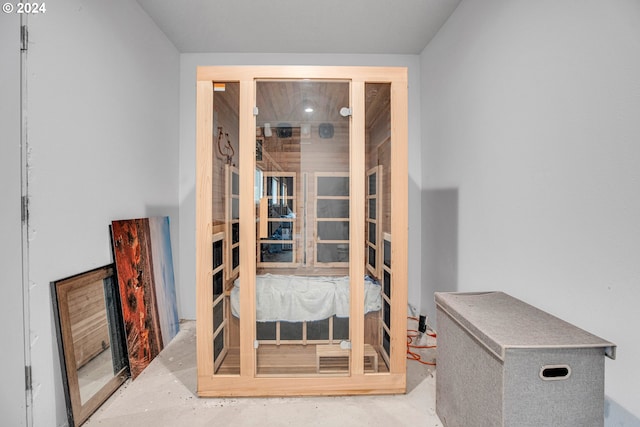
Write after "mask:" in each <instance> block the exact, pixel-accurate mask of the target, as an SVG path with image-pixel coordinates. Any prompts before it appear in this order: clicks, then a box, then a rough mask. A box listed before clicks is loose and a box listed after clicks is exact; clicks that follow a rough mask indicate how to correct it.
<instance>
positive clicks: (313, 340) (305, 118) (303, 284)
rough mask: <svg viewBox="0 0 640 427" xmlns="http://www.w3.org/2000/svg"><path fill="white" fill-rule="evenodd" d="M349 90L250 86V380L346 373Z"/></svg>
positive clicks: (290, 84) (339, 85)
mask: <svg viewBox="0 0 640 427" xmlns="http://www.w3.org/2000/svg"><path fill="white" fill-rule="evenodd" d="M349 91H350V83H349V82H348V81H317V80H286V81H277V80H257V81H256V105H257V107H258V115H257V117H256V139H257V141H258V142H259V143H257V145H256V146H257V147H259V151H258V149H257V151H256V168H257V172H256V175H255V182H254V185H255V191H254V194H256V195H259V200H256V218H255V220H256V224H257V227H256V230H257V234H258V235H257V239H256V241H257V247H256V267H257V268H256V284H255V289H256V296H255V298H256V331H255V332H256V347H257V348H256V362H257V366H256V371H255V373H256V375H258V376H269V375H276V376H288V375H294V376H295V375H348V374H349V366H350V358H351V352H350V341H349V315H350V303H349V301H350V299H349V298H350V280H349V245H350V243H349V230H350V227H349V224H350V194H349V192H350V162H349V144H350V117H349V114H345V113H344V112H343V114H341V113H340V110H341V109H342V108H347V109H348V107H349V100H350V94H349ZM325 354H326V357H324V355H325Z"/></svg>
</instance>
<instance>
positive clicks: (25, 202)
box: [20, 196, 29, 223]
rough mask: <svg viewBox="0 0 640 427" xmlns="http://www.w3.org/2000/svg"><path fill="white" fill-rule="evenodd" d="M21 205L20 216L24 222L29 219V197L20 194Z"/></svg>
mask: <svg viewBox="0 0 640 427" xmlns="http://www.w3.org/2000/svg"><path fill="white" fill-rule="evenodd" d="M21 205H22V206H20V217H21V218H22V222H24V223H26V222H28V221H29V198H28V197H27V196H22V203H21Z"/></svg>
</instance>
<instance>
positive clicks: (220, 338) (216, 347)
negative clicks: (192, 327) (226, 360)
mask: <svg viewBox="0 0 640 427" xmlns="http://www.w3.org/2000/svg"><path fill="white" fill-rule="evenodd" d="M223 349H224V329H223V330H221V331H220V333H219V334H218V335H217V336H216V337H215V338H214V339H213V360H214V361H216V360H218V356H219V355H220V353H222V350H223Z"/></svg>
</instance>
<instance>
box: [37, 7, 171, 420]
mask: <svg viewBox="0 0 640 427" xmlns="http://www.w3.org/2000/svg"><path fill="white" fill-rule="evenodd" d="M54 3H55V4H54ZM54 3H51V4H49V3H47V12H46V14H41V15H33V16H30V17H29V32H30V44H29V52H28V60H27V61H28V77H27V84H28V107H27V115H28V143H29V151H30V159H29V163H30V167H29V196H30V199H31V219H30V230H29V246H30V247H29V255H30V268H29V279H30V303H31V304H30V306H31V308H30V315H31V337H30V339H31V356H32V363H33V376H34V406H33V411H34V417H33V418H34V425H35V426H51V425H54V424H57V425H61V424H63V423H65V422H66V414H65V403H64V394H63V392H62V382H61V374H60V369H59V366H60V365H59V360H58V356H57V341H56V335H55V328H54V323H53V320H52V308H51V296H50V292H49V283H50V282H51V281H54V280H58V279H62V278H64V277H67V276H70V275H73V274H76V273H80V272H83V271H86V270H89V269H92V268H95V267H99V266H102V265H105V264H109V263H111V262H112V261H113V259H112V254H111V248H110V238H109V224H110V223H111V221H112V220H115V219H126V218H137V217H145V216H153V215H170V216H171V218H172V220H173V225H174V226H173V228H172V232H173V235H174V237H175V240H177V224H178V206H177V200H178V117H179V114H178V106H179V92H178V85H179V54H178V52H177V50H176V49H175V48H174V46H173V45H172V44H171V43H170V42H169V41H168V39H167V38H166V37H165V36H164V35H163V34H162V33H161V32H160V31H159V30H158V28H157V27H156V26H155V24H154V23H153V22H152V21H151V19H150V18H149V17H148V16H147V15H146V14H145V13H144V12H143V11H142V9H141V8H140V6H139V5H138V4H137V3H136V2H133V1H127V0H117V1H114V0H112V1H91V2H87V1H82V0H66V1H57V2H54ZM176 243H177V242H176ZM175 247H176V248H177V245H176V246H175ZM174 254H175V255H174V256H175V257H176V258H177V255H178V251H177V250H176V251H174Z"/></svg>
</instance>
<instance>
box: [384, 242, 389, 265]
mask: <svg viewBox="0 0 640 427" xmlns="http://www.w3.org/2000/svg"><path fill="white" fill-rule="evenodd" d="M383 255H384V265H386V266H387V267H391V242H390V241H388V240H385V241H384V254H383Z"/></svg>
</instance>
